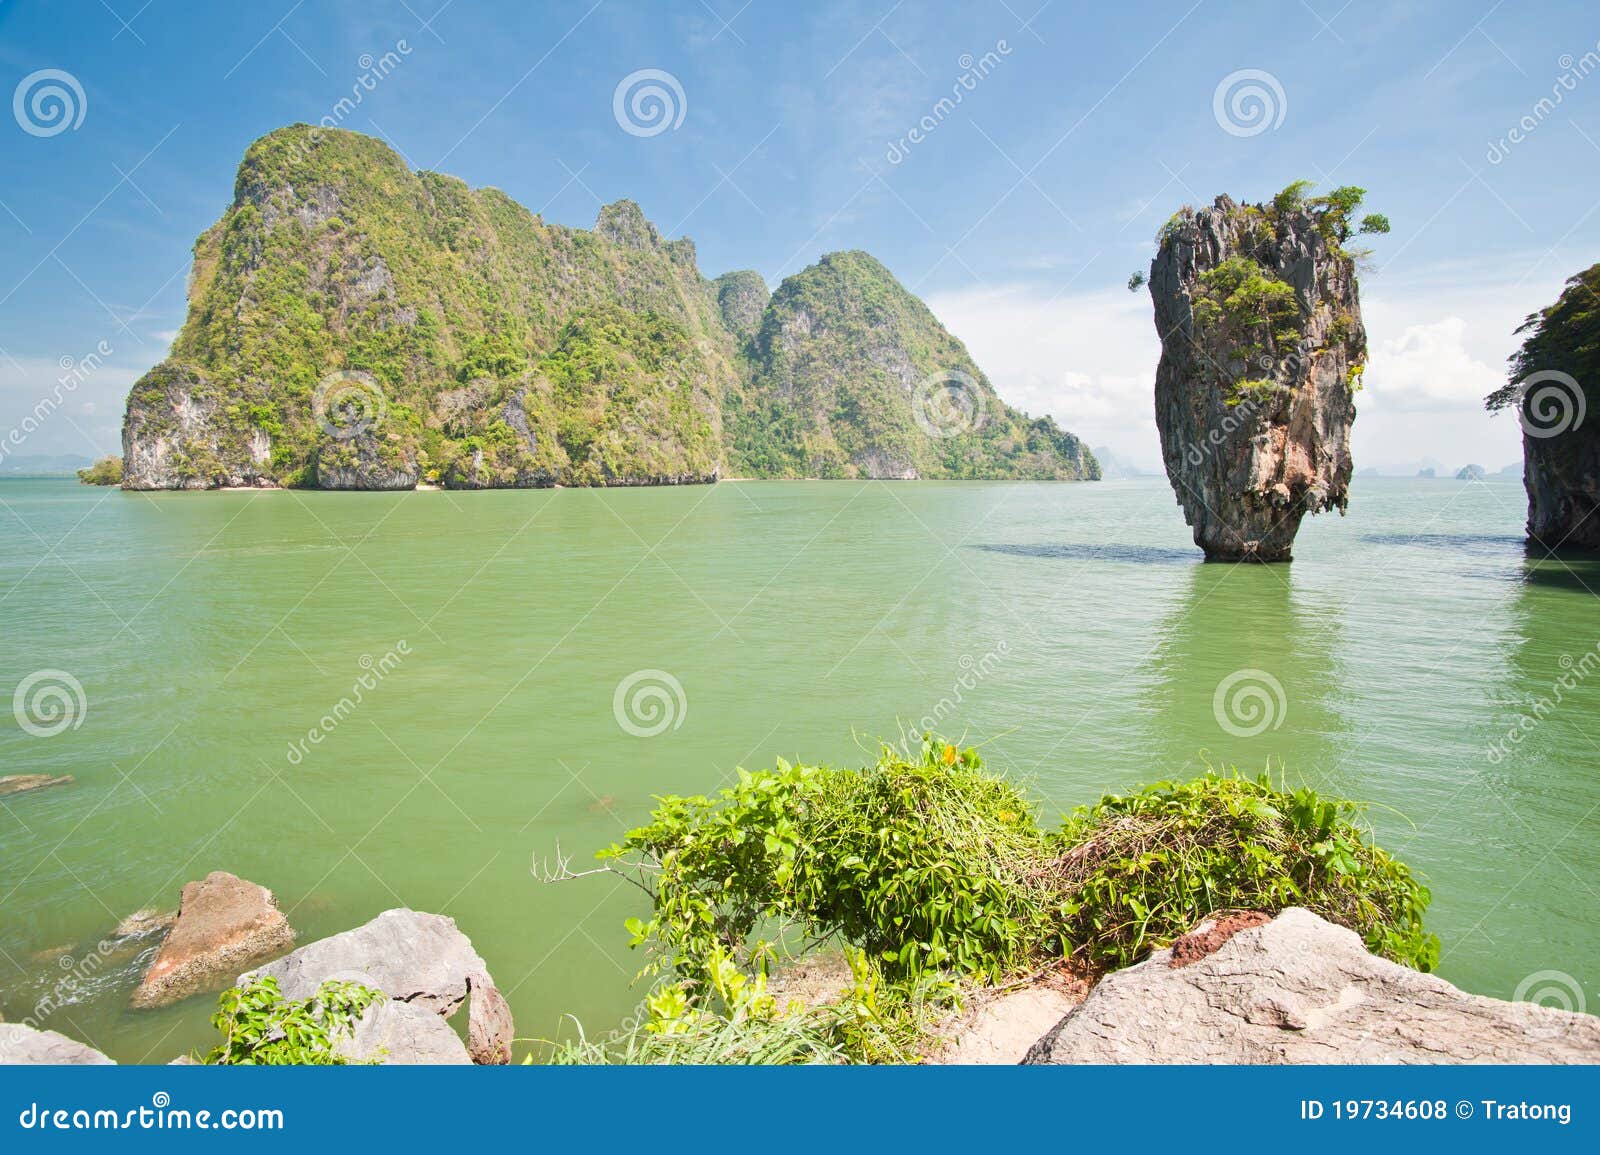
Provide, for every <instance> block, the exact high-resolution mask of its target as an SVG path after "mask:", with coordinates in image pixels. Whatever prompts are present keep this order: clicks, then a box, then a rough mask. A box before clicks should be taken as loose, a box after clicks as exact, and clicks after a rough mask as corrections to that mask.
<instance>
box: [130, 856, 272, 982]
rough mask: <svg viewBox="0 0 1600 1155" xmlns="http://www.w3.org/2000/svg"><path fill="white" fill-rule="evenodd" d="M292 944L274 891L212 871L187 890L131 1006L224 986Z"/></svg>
mask: <svg viewBox="0 0 1600 1155" xmlns="http://www.w3.org/2000/svg"><path fill="white" fill-rule="evenodd" d="M293 945H294V930H293V928H291V927H290V926H289V920H288V919H286V918H285V917H284V916H283V913H282V912H281V911H280V910H278V900H277V899H276V898H275V897H274V896H273V893H272V892H271V891H270V890H268V889H267V888H266V887H264V886H258V885H257V884H255V883H253V882H247V881H245V880H244V879H242V878H237V877H235V876H234V875H231V874H228V873H226V872H224V871H220V870H218V871H213V872H212V873H211V874H208V875H206V877H205V879H204V880H203V881H200V882H191V883H189V884H188V885H187V886H185V887H184V888H183V897H182V898H181V899H180V900H179V904H178V919H177V921H176V922H175V923H174V924H173V927H172V930H171V932H170V933H169V934H168V935H167V939H166V942H164V943H163V944H162V946H161V951H160V953H159V954H157V955H156V959H155V962H153V963H151V964H150V969H149V971H148V972H146V974H145V976H144V980H143V981H142V982H141V983H140V984H139V988H138V990H136V991H134V992H133V1006H135V1007H161V1006H166V1005H167V1004H168V1003H175V1002H177V1001H178V1000H179V999H183V998H187V997H188V996H189V995H192V994H197V993H199V992H201V991H209V990H221V989H222V988H224V987H226V986H227V985H228V984H229V983H231V982H233V980H234V978H235V976H237V975H238V974H239V973H240V972H241V971H243V970H246V969H248V968H249V967H250V966H252V965H254V964H256V963H260V962H262V961H263V960H265V959H268V958H271V957H272V956H273V955H275V954H278V953H280V952H282V951H285V950H288V949H289V948H290V947H291V946H293Z"/></svg>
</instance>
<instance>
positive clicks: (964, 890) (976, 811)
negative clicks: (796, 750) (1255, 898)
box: [601, 740, 1055, 980]
mask: <svg viewBox="0 0 1600 1155" xmlns="http://www.w3.org/2000/svg"><path fill="white" fill-rule="evenodd" d="M652 817H653V819H654V821H652V822H651V824H650V825H648V826H645V827H642V828H640V829H638V830H634V831H631V832H630V833H629V834H628V836H627V837H626V839H625V840H624V841H623V843H622V845H620V846H613V847H611V848H610V849H609V850H607V851H603V852H602V854H601V857H602V858H603V859H606V860H608V861H611V862H614V863H617V864H619V865H622V866H624V867H625V868H630V869H634V870H638V871H640V872H641V873H642V874H643V875H645V876H649V877H653V886H651V887H650V889H651V891H652V894H653V897H654V901H655V911H654V916H653V917H652V918H651V919H650V920H649V921H648V922H644V921H641V920H639V919H632V920H630V922H629V930H630V931H631V932H632V933H633V936H634V937H633V944H634V945H640V944H644V943H650V944H652V945H653V946H656V947H657V948H659V949H660V952H661V953H660V954H659V955H658V960H657V961H658V964H660V963H662V962H665V961H667V960H668V959H670V962H671V964H672V965H673V966H674V967H675V968H676V969H677V970H678V971H679V972H680V973H683V974H686V975H688V976H690V977H695V978H701V977H704V976H705V975H706V974H707V972H708V970H709V968H710V966H711V965H712V963H713V961H714V960H715V959H717V958H719V957H721V956H722V955H723V954H726V955H728V956H729V957H731V958H733V959H734V960H735V961H736V962H737V963H739V964H740V965H742V966H748V967H752V968H757V969H761V968H765V966H766V965H767V964H768V963H769V962H770V960H771V959H772V957H773V953H774V949H775V943H776V942H777V941H778V939H779V938H781V937H782V935H783V934H784V933H785V932H786V931H788V930H789V929H790V928H794V929H797V930H798V932H799V933H800V934H801V935H802V936H803V937H805V938H816V939H827V938H838V939H841V940H843V941H845V942H848V943H851V944H853V945H855V946H858V947H860V948H861V949H863V950H865V951H866V952H867V953H868V954H869V956H871V958H872V959H873V960H874V962H876V963H878V964H879V965H881V966H882V968H883V970H884V972H885V974H886V975H887V976H889V977H890V978H891V979H896V980H899V979H906V978H909V977H912V976H915V975H917V974H919V973H921V972H923V971H927V970H934V969H949V970H953V971H956V972H959V973H963V974H971V975H980V974H981V975H987V976H989V977H991V978H998V977H999V976H1000V975H1001V974H1003V973H1005V972H1006V971H1008V970H1010V969H1012V968H1014V967H1017V966H1019V965H1021V964H1023V963H1024V962H1025V961H1026V960H1027V959H1028V958H1029V957H1030V956H1031V955H1032V954H1034V953H1036V951H1037V950H1038V949H1039V948H1040V947H1041V946H1042V945H1044V944H1045V943H1046V942H1048V941H1049V940H1050V939H1051V937H1052V933H1053V929H1052V928H1053V920H1054V918H1055V915H1054V913H1053V912H1052V911H1051V910H1050V909H1049V905H1048V898H1049V896H1048V895H1047V894H1046V893H1044V892H1043V891H1042V890H1041V889H1040V886H1039V880H1038V878H1037V877H1036V876H1037V875H1038V873H1039V868H1040V864H1041V862H1042V861H1043V859H1044V858H1045V856H1046V853H1047V846H1046V840H1045V837H1044V834H1043V833H1042V832H1041V831H1040V829H1039V827H1038V824H1037V822H1036V821H1035V820H1034V816H1033V808H1032V806H1031V805H1030V804H1029V803H1028V802H1027V801H1026V800H1025V799H1023V797H1022V796H1021V795H1020V794H1019V793H1018V792H1017V790H1016V789H1015V788H1014V787H1013V786H1011V785H1010V784H1009V783H1007V782H1005V781H1003V780H1001V779H998V778H995V777H993V776H991V775H989V774H986V773H984V772H983V769H982V763H981V762H980V760H979V758H978V755H977V752H976V751H974V750H966V751H959V752H958V751H957V750H956V748H955V747H953V746H947V745H945V744H943V743H940V742H935V741H932V740H929V741H926V742H925V743H924V744H923V748H922V751H921V754H920V756H919V757H917V758H916V759H914V760H912V759H907V758H904V757H901V756H900V755H899V754H898V753H896V752H894V751H893V750H890V749H887V748H886V749H885V750H884V752H883V755H882V757H880V758H879V760H878V762H877V763H876V765H874V766H871V767H868V768H866V769H862V770H847V769H835V768H831V767H817V766H790V765H788V764H787V763H783V762H780V763H779V765H778V768H777V769H776V770H774V771H771V772H769V773H764V774H751V773H749V772H747V771H743V770H741V771H740V772H739V781H738V783H737V784H736V785H734V786H732V787H730V788H728V789H726V790H723V791H722V792H721V794H719V795H718V796H717V798H716V799H709V798H705V797H694V798H678V797H666V798H663V799H661V804H660V806H659V807H658V808H657V809H656V811H655V813H654V815H653V816H652Z"/></svg>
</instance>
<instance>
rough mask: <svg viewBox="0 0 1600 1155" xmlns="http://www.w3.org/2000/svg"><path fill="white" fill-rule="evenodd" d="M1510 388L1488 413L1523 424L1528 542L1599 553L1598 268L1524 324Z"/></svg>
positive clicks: (1491, 402)
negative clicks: (1505, 411) (1511, 413)
mask: <svg viewBox="0 0 1600 1155" xmlns="http://www.w3.org/2000/svg"><path fill="white" fill-rule="evenodd" d="M1517 331H1518V332H1519V333H1526V334H1528V336H1527V338H1526V339H1525V340H1524V342H1523V344H1522V347H1521V348H1520V349H1519V350H1518V351H1517V352H1516V353H1514V354H1513V355H1512V357H1511V380H1510V381H1509V382H1508V383H1507V384H1506V385H1505V386H1504V387H1503V388H1501V389H1499V390H1496V391H1495V392H1494V393H1492V394H1490V396H1489V400H1488V406H1489V409H1490V410H1491V411H1492V410H1496V409H1502V408H1514V409H1515V410H1516V411H1517V416H1518V419H1519V420H1520V421H1521V423H1522V461H1523V469H1522V481H1523V485H1524V487H1525V488H1526V489H1527V491H1528V537H1529V538H1530V539H1532V540H1533V541H1535V542H1538V543H1539V544H1540V545H1542V546H1544V547H1545V548H1546V549H1558V548H1559V549H1589V550H1594V549H1600V512H1597V511H1600V408H1597V407H1600V264H1597V265H1591V266H1590V267H1589V268H1588V269H1586V270H1584V271H1583V272H1581V273H1578V274H1577V275H1576V276H1574V277H1572V278H1571V279H1570V280H1569V281H1568V282H1567V287H1566V289H1565V290H1564V291H1563V292H1562V294H1561V297H1560V299H1559V300H1557V301H1556V303H1555V304H1553V305H1551V306H1550V307H1549V308H1547V309H1543V310H1541V311H1540V312H1538V313H1535V314H1534V315H1533V316H1531V317H1529V318H1528V319H1527V320H1526V321H1525V322H1523V324H1522V326H1521V328H1519V329H1518V330H1517Z"/></svg>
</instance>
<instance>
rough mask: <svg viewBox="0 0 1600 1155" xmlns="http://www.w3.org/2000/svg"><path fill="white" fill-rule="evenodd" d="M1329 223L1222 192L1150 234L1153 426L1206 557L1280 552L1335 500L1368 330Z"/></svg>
mask: <svg viewBox="0 0 1600 1155" xmlns="http://www.w3.org/2000/svg"><path fill="white" fill-rule="evenodd" d="M1280 199H1281V198H1280ZM1341 229H1342V226H1336V227H1334V228H1333V229H1332V230H1330V225H1329V221H1328V219H1327V217H1326V215H1325V214H1323V213H1317V212H1313V211H1311V210H1310V209H1309V208H1308V207H1307V206H1306V204H1305V203H1303V202H1301V201H1299V200H1297V199H1296V200H1293V201H1292V202H1291V203H1285V204H1282V205H1279V204H1278V203H1276V202H1275V203H1274V204H1270V205H1238V204H1235V203H1234V202H1233V200H1231V199H1230V198H1228V197H1226V196H1222V197H1218V198H1217V199H1216V202H1215V203H1214V204H1213V205H1212V206H1211V207H1210V208H1205V209H1200V210H1198V211H1196V210H1193V209H1189V208H1185V209H1184V210H1182V211H1181V212H1179V213H1178V214H1177V215H1176V216H1175V217H1173V218H1172V220H1171V221H1170V222H1169V223H1168V225H1167V227H1166V229H1165V230H1164V231H1163V233H1162V237H1161V248H1160V251H1159V252H1158V253H1157V254H1156V257H1155V260H1154V261H1152V262H1151V266H1150V296H1151V298H1152V299H1153V301H1154V302H1155V320H1156V328H1157V332H1158V334H1159V335H1160V337H1161V362H1160V365H1159V366H1158V367H1157V369H1156V425H1157V427H1158V428H1159V430H1160V433H1161V449H1162V455H1163V457H1164V459H1165V462H1166V467H1167V477H1168V479H1169V480H1170V481H1171V482H1172V488H1173V490H1174V491H1175V492H1176V494H1177V497H1178V503H1179V504H1180V505H1181V506H1183V512H1184V517H1185V519H1186V520H1187V521H1188V523H1189V525H1190V526H1191V527H1192V528H1193V530H1194V540H1195V544H1196V545H1198V546H1199V547H1200V548H1201V549H1203V550H1204V551H1205V554H1206V557H1207V558H1208V559H1210V560H1231V561H1287V560H1289V557H1290V553H1291V550H1292V548H1293V545H1294V538H1295V534H1296V533H1297V532H1298V531H1299V528H1300V522H1301V519H1302V518H1304V517H1305V515H1306V514H1308V513H1320V512H1323V511H1325V510H1331V509H1337V510H1339V511H1340V512H1341V513H1342V512H1343V511H1344V509H1345V505H1346V503H1347V501H1348V494H1349V485H1350V473H1351V462H1350V425H1351V422H1353V421H1354V420H1355V403H1354V400H1353V393H1354V390H1355V388H1356V387H1358V385H1359V382H1360V374H1361V369H1362V367H1363V365H1364V364H1365V361H1366V356H1367V337H1366V330H1365V329H1364V328H1363V327H1362V324H1361V303H1360V300H1359V297H1358V294H1357V288H1356V276H1355V263H1354V261H1353V260H1352V258H1351V257H1350V256H1349V255H1348V254H1347V253H1345V252H1344V251H1343V250H1342V249H1341V247H1340V246H1339V244H1338V243H1337V237H1338V236H1339V235H1340V231H1341Z"/></svg>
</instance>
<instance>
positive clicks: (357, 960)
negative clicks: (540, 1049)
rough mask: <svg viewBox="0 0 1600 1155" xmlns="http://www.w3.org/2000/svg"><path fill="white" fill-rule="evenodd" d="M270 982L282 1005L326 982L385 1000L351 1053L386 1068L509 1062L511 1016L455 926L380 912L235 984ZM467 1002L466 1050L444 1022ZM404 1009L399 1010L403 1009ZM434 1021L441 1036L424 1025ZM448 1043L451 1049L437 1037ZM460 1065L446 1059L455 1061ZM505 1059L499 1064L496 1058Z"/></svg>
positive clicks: (402, 912)
mask: <svg viewBox="0 0 1600 1155" xmlns="http://www.w3.org/2000/svg"><path fill="white" fill-rule="evenodd" d="M258 975H259V976H271V977H273V978H276V979H277V980H278V988H279V990H281V991H282V992H283V997H284V998H286V999H304V998H309V997H311V996H312V995H313V994H315V993H316V990H317V988H318V987H319V986H321V985H322V984H323V983H324V982H325V981H327V980H328V979H340V980H344V981H350V982H359V983H361V984H362V985H364V986H369V987H373V988H375V989H377V990H381V991H382V992H383V993H384V994H386V995H388V996H389V998H388V1000H387V1001H386V1002H384V1003H380V1004H377V1005H375V1006H373V1007H370V1008H368V1010H367V1012H366V1014H365V1015H364V1016H363V1017H362V1022H361V1025H360V1028H359V1029H358V1030H357V1032H356V1038H355V1040H354V1042H353V1043H352V1044H351V1046H352V1047H353V1048H354V1050H353V1051H352V1052H351V1053H352V1054H355V1053H356V1052H358V1051H359V1052H360V1053H361V1054H362V1055H363V1056H365V1058H368V1059H370V1058H373V1057H376V1048H377V1047H379V1046H384V1047H387V1054H386V1055H385V1056H383V1059H382V1061H384V1062H390V1063H435V1062H458V1061H459V1062H467V1061H472V1060H476V1061H477V1062H481V1063H489V1062H508V1061H509V1060H510V1048H511V1039H512V1038H513V1037H514V1030H513V1027H512V1023H511V1012H510V1009H509V1008H508V1007H507V1006H506V1003H505V1000H504V999H503V998H502V997H501V995H500V992H499V991H497V990H496V989H495V987H494V983H493V981H492V980H491V979H490V978H489V968H488V966H487V964H485V963H484V961H483V959H482V958H480V957H479V956H478V953H477V952H476V951H475V950H473V949H472V940H471V939H469V938H468V937H467V936H466V935H464V934H462V933H461V931H460V930H458V929H457V928H456V923H455V920H454V919H452V918H446V917H445V916H443V915H438V914H423V913H420V912H418V911H414V910H406V909H404V908H401V909H396V910H386V911H384V912H383V913H382V914H380V915H379V916H378V917H377V918H375V919H373V920H372V921H371V922H369V923H367V924H366V925H365V926H358V927H356V928H355V929H354V930H348V931H345V932H344V933H343V934H336V935H333V936H332V937H330V938H324V939H319V940H318V941H316V942H314V943H310V944H308V945H306V946H303V947H301V948H300V949H299V950H297V951H294V952H293V953H291V954H287V955H285V956H284V957H283V958H281V959H278V960H277V961H275V962H272V963H269V964H267V965H266V966H264V967H260V968H259V969H257V970H254V971H251V972H249V973H248V974H244V975H240V976H239V981H240V982H241V983H244V982H247V981H249V980H250V979H252V978H254V977H256V976H258ZM469 995H470V997H471V1000H472V1008H471V1010H470V1012H469V1014H468V1020H469V1023H468V1028H469V1032H470V1037H471V1044H472V1045H471V1052H472V1053H471V1057H470V1059H469V1057H468V1048H467V1047H464V1046H463V1045H462V1043H461V1040H460V1038H459V1036H457V1035H456V1033H455V1031H454V1030H453V1029H452V1028H451V1027H450V1026H449V1024H448V1023H446V1022H445V1020H446V1019H448V1018H449V1017H450V1016H451V1015H453V1014H454V1013H455V1012H456V1011H457V1010H458V1009H460V1007H461V1004H462V1003H464V1002H466V1001H467V1000H468V997H469ZM402 1008H404V1009H402ZM418 1015H426V1016H428V1017H429V1018H431V1019H433V1020H434V1022H435V1023H436V1024H437V1026H438V1027H439V1028H442V1032H443V1033H441V1032H440V1030H438V1029H435V1027H434V1026H432V1025H427V1024H423V1023H422V1020H421V1019H420V1018H418ZM445 1035H449V1036H450V1040H451V1041H453V1042H454V1044H455V1047H454V1049H452V1048H451V1047H450V1045H449V1043H448V1042H446V1041H445V1038H444V1036H445ZM457 1051H459V1053H460V1058H459V1059H457V1058H445V1057H441V1056H444V1055H447V1054H448V1055H455V1054H456V1052H457ZM502 1053H503V1054H504V1056H505V1057H504V1058H496V1057H495V1056H496V1055H499V1054H502Z"/></svg>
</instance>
